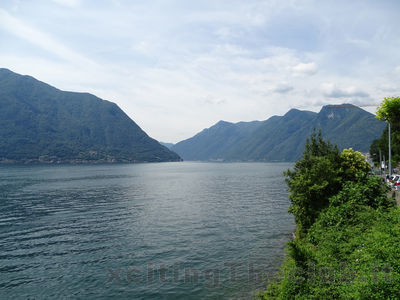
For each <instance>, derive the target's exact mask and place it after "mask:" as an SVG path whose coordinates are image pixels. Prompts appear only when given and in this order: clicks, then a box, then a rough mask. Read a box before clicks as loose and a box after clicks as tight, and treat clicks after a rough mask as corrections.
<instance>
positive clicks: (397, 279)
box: [258, 132, 400, 299]
mask: <svg viewBox="0 0 400 300" xmlns="http://www.w3.org/2000/svg"><path fill="white" fill-rule="evenodd" d="M368 171H369V167H368V166H367V163H366V162H365V159H364V158H363V156H362V154H361V153H359V152H355V151H353V150H352V149H345V150H344V151H343V152H342V153H340V154H339V153H338V151H337V149H336V150H335V148H334V147H332V146H331V145H330V144H329V143H327V142H325V141H323V140H322V139H321V137H320V134H318V135H316V134H315V132H314V134H313V135H312V136H311V138H310V140H309V141H307V147H306V150H305V152H304V155H303V158H302V159H301V160H300V161H298V162H297V163H296V165H295V168H294V170H293V171H287V172H286V175H287V176H288V177H287V182H288V185H289V190H290V199H291V201H292V206H291V208H290V210H291V211H292V212H293V213H294V214H295V219H296V222H297V226H298V227H299V226H300V227H301V229H302V231H301V232H300V233H301V234H299V235H297V236H296V238H295V239H294V240H292V241H290V242H289V243H288V247H287V252H288V256H287V257H286V259H285V261H284V263H283V265H282V267H281V270H280V273H279V274H278V277H276V278H275V279H273V281H272V282H270V283H269V286H268V288H267V290H266V291H265V292H263V293H261V294H259V295H258V296H259V298H262V299H399V298H400V263H399V262H400V250H399V249H400V248H399V247H398V244H399V243H400V210H399V209H398V208H396V207H394V201H393V200H391V199H388V198H387V187H386V186H385V185H382V182H381V180H380V178H379V177H371V176H368ZM312 179H315V181H314V182H313V181H312ZM333 188H335V189H336V190H334V189H333ZM327 195H329V196H327Z"/></svg>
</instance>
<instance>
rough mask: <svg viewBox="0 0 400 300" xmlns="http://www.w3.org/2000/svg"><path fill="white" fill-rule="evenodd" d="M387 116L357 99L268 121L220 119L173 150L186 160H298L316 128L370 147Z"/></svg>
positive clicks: (344, 143)
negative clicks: (381, 116)
mask: <svg viewBox="0 0 400 300" xmlns="http://www.w3.org/2000/svg"><path fill="white" fill-rule="evenodd" d="M384 127H385V124H384V122H381V121H378V120H377V119H376V118H375V117H374V115H373V114H371V113H368V112H366V111H364V110H362V109H361V108H358V107H356V106H354V105H350V104H343V105H328V106H324V107H323V108H322V109H321V111H320V112H319V113H314V112H310V111H300V110H297V109H292V110H290V111H289V112H288V113H286V114H285V115H284V116H282V117H278V116H274V117H272V118H270V119H268V120H266V121H262V122H258V121H255V122H240V123H235V124H233V123H229V122H223V121H220V122H218V123H217V124H216V125H214V126H212V127H210V128H208V129H204V130H203V131H202V132H200V133H198V134H197V135H195V136H194V137H192V138H190V139H187V140H185V141H182V142H179V143H177V144H176V145H174V146H173V148H172V150H174V151H175V152H177V153H178V154H179V155H180V156H181V157H182V158H183V159H185V160H216V159H219V160H226V161H295V160H296V159H298V158H300V156H301V154H302V151H303V149H304V144H305V140H306V138H307V137H308V136H310V134H311V132H312V130H313V128H317V129H321V130H322V132H323V133H324V138H326V139H329V140H330V141H332V142H333V143H335V144H337V145H338V147H339V149H345V148H349V147H351V148H353V149H355V150H357V151H361V152H367V151H368V149H369V146H370V144H371V142H372V141H373V140H374V139H376V138H378V137H379V136H380V135H381V134H382V130H383V129H384Z"/></svg>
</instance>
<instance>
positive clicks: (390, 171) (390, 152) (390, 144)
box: [388, 122, 392, 176]
mask: <svg viewBox="0 0 400 300" xmlns="http://www.w3.org/2000/svg"><path fill="white" fill-rule="evenodd" d="M388 124H389V126H388V127H389V128H388V129H389V175H390V176H391V175H392V142H391V137H390V123H389V122H388Z"/></svg>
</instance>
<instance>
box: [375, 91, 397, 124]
mask: <svg viewBox="0 0 400 300" xmlns="http://www.w3.org/2000/svg"><path fill="white" fill-rule="evenodd" d="M376 118H377V119H378V120H381V121H387V122H389V123H390V124H391V125H392V126H393V127H394V129H397V130H400V97H387V98H384V99H383V101H382V103H381V104H380V106H379V107H378V110H377V111H376Z"/></svg>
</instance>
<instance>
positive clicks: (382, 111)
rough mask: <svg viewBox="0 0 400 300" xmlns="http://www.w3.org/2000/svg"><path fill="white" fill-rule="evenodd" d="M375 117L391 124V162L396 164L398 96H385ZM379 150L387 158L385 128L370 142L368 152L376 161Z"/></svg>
mask: <svg viewBox="0 0 400 300" xmlns="http://www.w3.org/2000/svg"><path fill="white" fill-rule="evenodd" d="M376 117H377V119H379V120H381V121H387V122H389V123H390V125H391V129H392V131H391V138H392V163H393V164H398V163H399V162H400V97H389V98H385V99H384V100H383V101H382V103H381V104H380V106H379V107H378V109H377V111H376ZM379 150H381V151H382V154H383V155H385V154H386V158H387V156H388V155H387V153H388V151H389V149H388V129H387V128H386V129H385V130H384V131H383V133H382V136H381V137H380V138H379V139H377V140H375V141H373V142H372V144H371V147H370V154H371V156H372V158H373V159H374V161H375V162H376V163H377V162H378V161H379Z"/></svg>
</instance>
